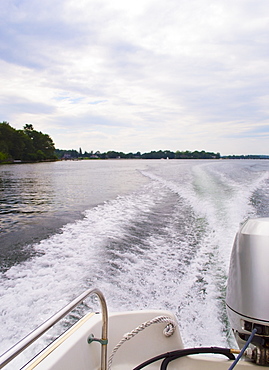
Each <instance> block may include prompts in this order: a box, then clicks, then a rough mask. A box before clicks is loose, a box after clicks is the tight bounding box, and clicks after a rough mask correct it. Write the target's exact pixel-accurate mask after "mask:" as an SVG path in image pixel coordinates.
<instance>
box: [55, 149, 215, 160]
mask: <svg viewBox="0 0 269 370" xmlns="http://www.w3.org/2000/svg"><path fill="white" fill-rule="evenodd" d="M55 154H56V155H57V157H58V158H59V159H66V160H68V159H117V158H118V159H120V158H122V159H219V158H220V153H213V152H205V151H204V150H202V151H200V152H199V151H197V150H195V151H194V152H191V151H188V150H186V151H179V150H178V151H176V152H172V151H170V150H158V151H151V152H147V153H140V152H137V153H123V152H117V151H113V150H111V151H108V152H104V153H100V152H99V151H97V152H95V153H94V152H93V151H91V152H86V151H85V152H84V153H82V150H81V149H79V151H77V150H74V149H72V150H61V149H56V150H55Z"/></svg>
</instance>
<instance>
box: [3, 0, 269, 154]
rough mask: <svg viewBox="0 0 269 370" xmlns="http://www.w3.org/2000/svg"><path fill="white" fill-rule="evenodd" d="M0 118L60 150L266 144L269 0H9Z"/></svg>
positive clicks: (243, 149)
mask: <svg viewBox="0 0 269 370" xmlns="http://www.w3.org/2000/svg"><path fill="white" fill-rule="evenodd" d="M0 18H1V22H0V83H1V90H0V112H1V116H0V122H2V121H8V122H9V123H10V125H11V126H12V127H14V128H17V129H21V128H23V126H24V125H25V124H26V123H31V124H33V126H34V128H35V129H36V130H38V131H42V132H43V133H47V134H49V135H50V136H51V137H52V139H53V140H54V142H55V146H56V147H57V148H61V149H76V150H78V149H79V148H80V147H81V148H82V150H83V151H84V150H86V151H91V150H93V151H97V150H99V151H101V152H103V151H108V150H117V151H123V152H126V153H127V152H137V151H141V152H146V151H151V150H159V149H162V150H165V149H170V150H173V151H176V150H206V151H215V152H220V153H221V154H222V155H225V154H248V153H252V154H269V2H268V0H259V1H256V0H158V1H157V0H135V1H126V0H44V1H39V0H1V1H0Z"/></svg>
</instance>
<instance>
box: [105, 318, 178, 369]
mask: <svg viewBox="0 0 269 370" xmlns="http://www.w3.org/2000/svg"><path fill="white" fill-rule="evenodd" d="M160 323H167V325H166V327H165V328H164V330H163V334H164V335H165V336H166V337H170V336H171V335H173V334H174V332H175V329H176V326H177V323H176V322H175V321H174V320H172V319H171V318H170V317H168V316H157V317H155V318H154V319H152V320H149V321H146V322H143V323H142V324H140V325H139V326H138V327H137V328H135V329H134V330H132V331H131V332H129V333H126V334H124V336H123V337H122V339H121V340H120V341H119V343H118V344H117V345H116V346H115V347H114V349H113V351H112V352H111V355H110V356H109V359H108V370H110V369H111V365H112V361H113V357H114V355H115V353H116V352H117V350H118V349H119V348H120V347H121V346H122V344H123V343H124V342H126V341H127V340H130V339H131V338H133V337H134V336H135V335H136V334H138V333H139V332H140V331H142V330H144V329H146V328H147V327H148V326H150V325H152V324H160Z"/></svg>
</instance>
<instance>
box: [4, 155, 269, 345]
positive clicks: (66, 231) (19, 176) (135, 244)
mask: <svg viewBox="0 0 269 370" xmlns="http://www.w3.org/2000/svg"><path fill="white" fill-rule="evenodd" d="M0 191H1V193H0V194H1V200H0V201H1V206H0V217H1V218H0V221H1V241H0V253H1V269H2V273H1V275H0V281H1V285H0V295H1V307H0V317H1V329H2V330H1V340H0V342H1V352H2V351H4V350H5V349H7V348H8V347H9V346H10V345H11V344H13V343H14V341H16V340H18V339H20V338H22V336H23V335H25V334H26V333H27V332H28V331H29V330H31V329H33V328H34V327H35V326H36V325H38V324H39V323H40V322H42V321H43V320H44V319H46V318H47V317H49V316H50V315H51V314H52V313H54V312H55V311H57V310H58V309H60V308H61V307H62V306H64V305H65V304H66V303H67V302H68V301H69V300H71V299H72V298H74V297H75V296H76V294H77V293H80V292H82V291H83V290H84V289H86V288H88V287H90V286H93V287H98V288H100V289H101V290H102V291H103V292H104V294H105V296H106V298H107V301H108V306H109V308H110V311H115V310H129V309H143V308H164V309H169V310H171V311H173V312H174V313H175V314H176V316H177V318H178V321H179V325H180V328H181V330H182V336H183V340H184V342H185V344H186V345H192V346H199V345H203V346H210V345H215V346H226V345H228V343H229V342H230V341H232V339H231V338H230V336H229V325H228V323H227V318H226V312H225V305H224V298H225V284H226V279H227V272H228V266H229V258H230V252H231V248H232V244H233V239H234V236H235V233H236V232H237V230H238V227H239V225H240V223H242V222H243V221H244V220H245V219H246V218H248V217H257V216H269V202H268V200H269V162H268V161H251V160H249V161H232V160H231V161H221V160H216V161H202V160H200V161H195V160H185V161H184V160H156V161H153V160H152V161H151V160H149V161H147V160H118V161H116V160H111V161H81V162H79V161H78V162H57V163H42V164H29V165H7V166H1V167H0ZM91 304H93V305H94V302H91V303H90V305H91ZM21 322H23V325H21ZM55 330H56V331H57V330H58V329H55ZM50 335H51V336H54V335H55V333H54V334H53V333H52V334H50Z"/></svg>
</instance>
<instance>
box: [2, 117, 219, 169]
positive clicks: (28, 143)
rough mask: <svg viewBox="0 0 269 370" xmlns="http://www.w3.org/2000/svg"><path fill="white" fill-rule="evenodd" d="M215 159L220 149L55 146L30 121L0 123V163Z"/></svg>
mask: <svg viewBox="0 0 269 370" xmlns="http://www.w3.org/2000/svg"><path fill="white" fill-rule="evenodd" d="M116 158H125V159H218V158H220V153H213V152H205V151H204V150H202V151H200V152H199V151H197V150H196V151H194V152H191V151H188V150H187V151H176V152H172V151H170V150H158V151H151V152H147V153H141V152H136V153H123V152H117V151H113V150H110V151H108V152H104V153H101V152H99V151H97V152H93V151H91V152H86V151H85V152H84V153H82V150H81V148H80V149H79V150H78V151H77V150H74V149H72V150H62V149H55V146H54V143H53V141H52V139H51V137H50V136H49V135H48V134H43V133H42V132H39V131H36V130H34V127H33V125H31V124H26V125H25V126H24V127H23V130H17V129H15V128H13V127H11V126H10V124H9V123H8V122H6V121H3V122H2V123H0V163H12V162H40V161H48V160H50V161H51V160H58V159H66V160H68V159H71V160H72V159H116Z"/></svg>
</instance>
